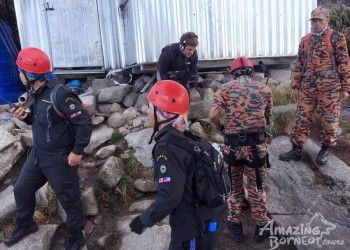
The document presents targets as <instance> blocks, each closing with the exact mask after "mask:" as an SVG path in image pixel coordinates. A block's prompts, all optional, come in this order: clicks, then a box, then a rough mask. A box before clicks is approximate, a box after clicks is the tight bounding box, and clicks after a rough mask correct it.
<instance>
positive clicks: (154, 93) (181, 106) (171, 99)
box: [147, 80, 190, 114]
mask: <svg viewBox="0 0 350 250" xmlns="http://www.w3.org/2000/svg"><path fill="white" fill-rule="evenodd" d="M147 100H148V101H149V102H150V103H152V104H153V105H154V106H156V107H157V108H159V109H161V110H164V111H166V112H170V113H174V114H185V113H186V112H187V110H188V105H189V103H190V97H189V95H188V92H187V90H186V89H185V87H184V86H182V85H181V84H180V83H177V82H175V81H172V80H162V81H159V82H157V83H156V84H154V86H153V87H152V89H151V91H150V92H149V93H148V95H147Z"/></svg>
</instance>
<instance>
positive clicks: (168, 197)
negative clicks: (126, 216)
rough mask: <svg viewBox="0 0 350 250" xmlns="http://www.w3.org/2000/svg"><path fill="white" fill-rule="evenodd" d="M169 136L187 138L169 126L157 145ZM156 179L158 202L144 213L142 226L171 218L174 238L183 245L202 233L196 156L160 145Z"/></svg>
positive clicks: (155, 173) (182, 150) (170, 146)
mask: <svg viewBox="0 0 350 250" xmlns="http://www.w3.org/2000/svg"><path fill="white" fill-rule="evenodd" d="M168 135H175V136H180V137H184V135H183V134H182V133H181V132H179V131H178V130H177V129H175V128H174V127H172V126H171V125H168V126H166V127H164V128H163V129H162V130H160V131H159V133H158V134H157V136H156V137H155V140H156V142H157V143H158V142H167V136H168ZM153 152H154V154H153V157H154V178H155V181H156V182H157V183H158V186H159V192H158V193H157V196H156V200H155V202H153V203H152V204H151V206H150V207H149V208H148V209H147V210H146V211H144V212H143V213H142V214H141V221H142V223H143V224H144V225H145V226H147V227H151V226H153V225H154V224H155V223H157V222H160V221H161V220H163V219H164V218H165V217H166V216H167V215H170V226H171V238H172V240H176V241H179V242H183V241H186V240H190V239H193V238H194V237H197V236H198V235H199V234H200V222H199V218H198V215H197V212H196V205H195V197H194V193H193V190H194V181H193V176H194V166H195V162H194V157H193V156H192V154H190V153H189V152H187V151H186V150H184V149H182V148H179V147H177V146H175V145H173V144H165V145H164V144H161V145H158V144H156V146H155V148H154V150H153Z"/></svg>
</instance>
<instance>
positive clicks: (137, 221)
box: [129, 215, 145, 234]
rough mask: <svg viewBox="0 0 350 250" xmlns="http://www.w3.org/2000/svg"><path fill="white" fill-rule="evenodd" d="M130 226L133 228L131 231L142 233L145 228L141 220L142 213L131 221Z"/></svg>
mask: <svg viewBox="0 0 350 250" xmlns="http://www.w3.org/2000/svg"><path fill="white" fill-rule="evenodd" d="M129 227H130V228H131V232H134V233H137V234H142V233H143V230H144V229H145V226H144V225H143V224H142V222H141V217H140V215H139V216H137V217H135V218H134V219H133V220H132V221H131V222H130V225H129Z"/></svg>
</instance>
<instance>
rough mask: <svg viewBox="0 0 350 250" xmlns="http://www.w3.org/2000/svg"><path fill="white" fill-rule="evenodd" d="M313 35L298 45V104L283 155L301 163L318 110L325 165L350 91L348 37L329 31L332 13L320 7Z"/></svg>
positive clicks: (319, 160) (294, 82)
mask: <svg viewBox="0 0 350 250" xmlns="http://www.w3.org/2000/svg"><path fill="white" fill-rule="evenodd" d="M310 20H311V27H312V28H311V34H308V35H306V36H304V37H303V38H302V39H301V42H300V44H299V52H298V58H297V61H296V65H295V69H294V71H293V72H292V88H293V99H294V101H297V102H298V106H297V111H296V117H295V125H294V128H293V132H292V136H291V139H290V141H291V143H292V145H293V148H292V149H291V150H290V151H289V152H287V153H282V154H281V155H280V156H279V158H280V160H282V161H290V160H295V161H299V160H300V159H301V151H302V148H303V145H304V143H305V142H306V140H307V139H308V136H309V132H310V127H311V124H312V121H313V119H314V114H315V111H316V110H318V112H319V114H320V117H321V126H322V131H321V137H322V139H323V142H322V148H321V150H320V152H319V153H318V156H317V159H316V162H317V163H318V164H320V165H324V164H326V162H327V160H328V155H329V147H330V146H332V145H335V142H336V129H337V127H338V125H339V115H340V101H341V100H347V99H348V97H349V94H348V91H349V90H350V61H349V56H348V48H347V45H346V40H345V36H344V34H343V33H341V32H337V31H334V30H332V29H330V28H329V27H328V22H329V12H328V9H327V8H326V7H323V6H319V7H317V8H316V9H314V10H313V11H312V12H311V18H310Z"/></svg>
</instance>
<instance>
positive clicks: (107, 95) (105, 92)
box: [98, 85, 132, 103]
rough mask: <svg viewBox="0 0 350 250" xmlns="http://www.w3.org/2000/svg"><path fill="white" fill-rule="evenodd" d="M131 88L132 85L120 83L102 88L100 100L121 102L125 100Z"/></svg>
mask: <svg viewBox="0 0 350 250" xmlns="http://www.w3.org/2000/svg"><path fill="white" fill-rule="evenodd" d="M131 88H132V87H131V86H130V85H119V86H115V87H109V88H105V89H101V91H100V94H99V96H98V102H105V103H115V102H117V103H121V102H123V100H124V98H125V97H126V96H127V95H128V94H129V93H130V91H131Z"/></svg>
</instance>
